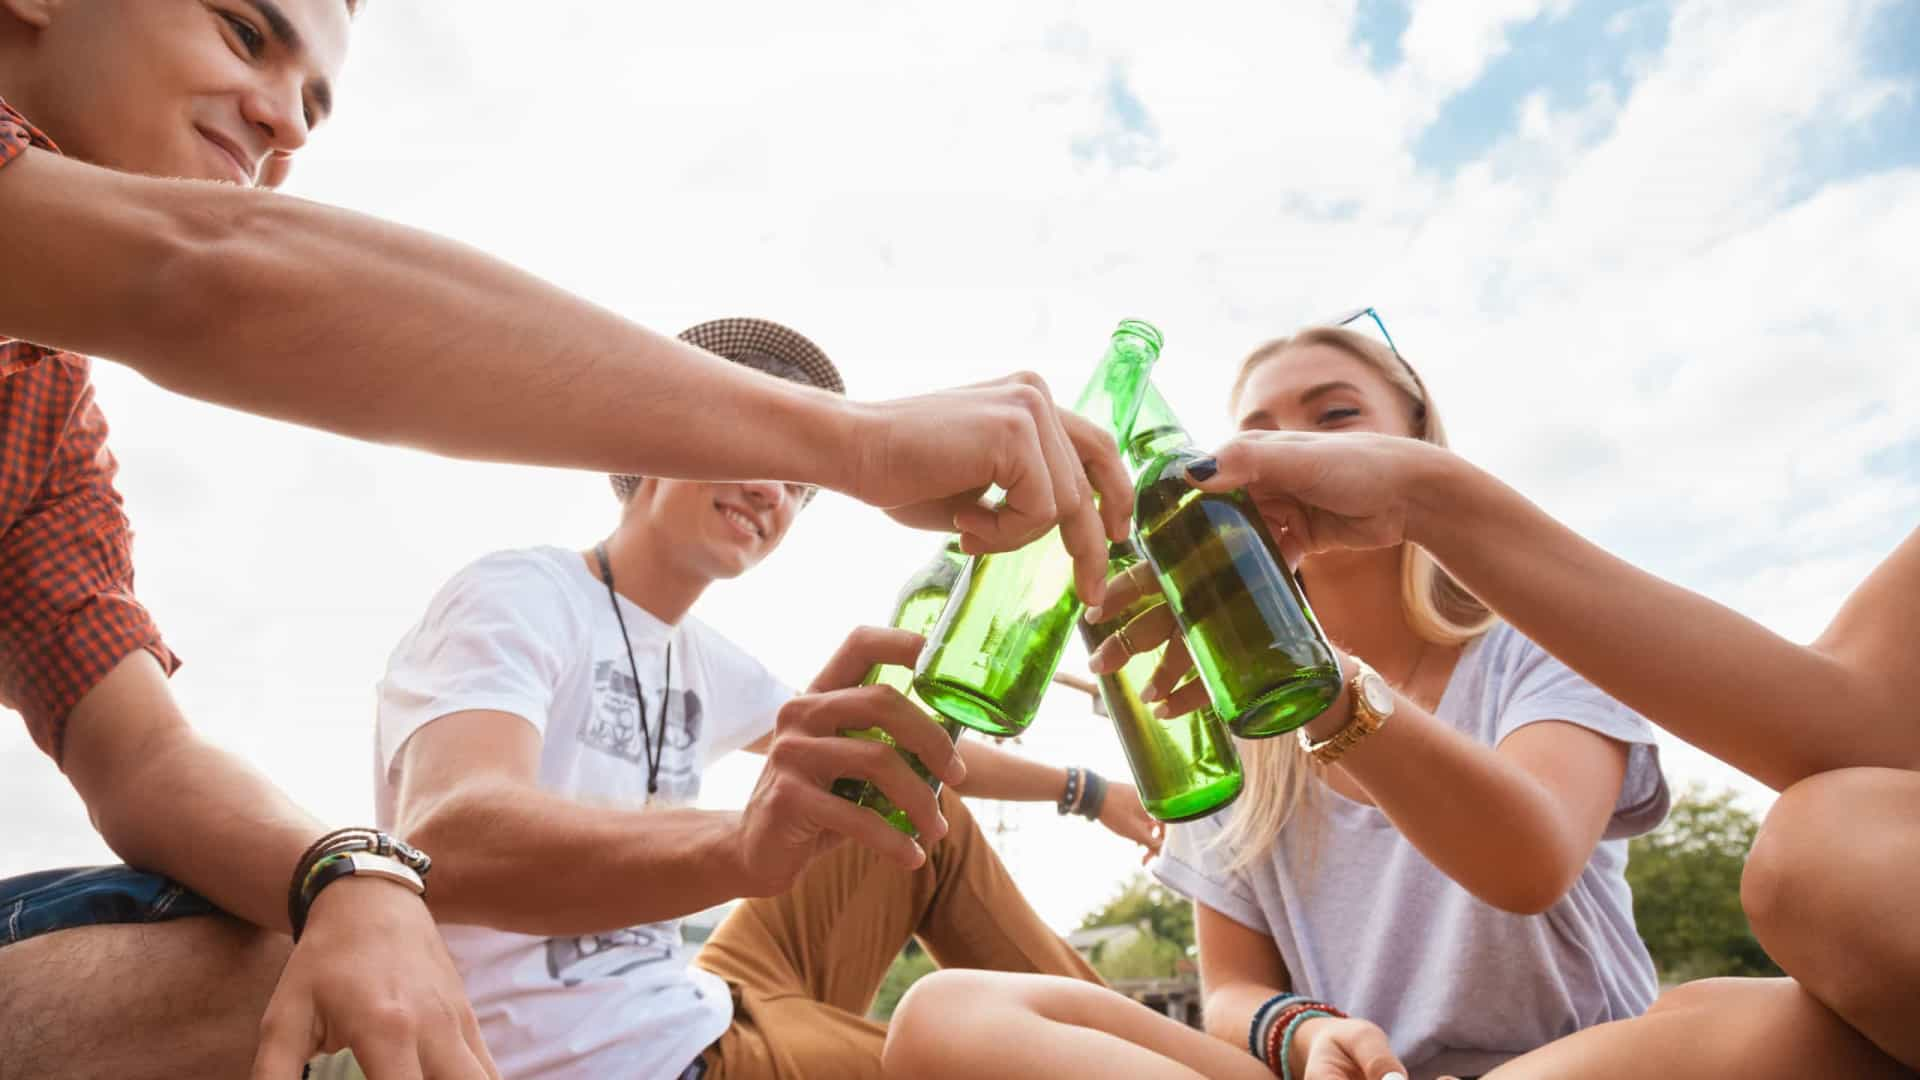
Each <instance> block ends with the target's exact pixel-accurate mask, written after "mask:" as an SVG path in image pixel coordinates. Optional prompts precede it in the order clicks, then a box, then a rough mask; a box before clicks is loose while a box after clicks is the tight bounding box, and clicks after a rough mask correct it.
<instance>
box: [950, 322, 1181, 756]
mask: <svg viewBox="0 0 1920 1080" xmlns="http://www.w3.org/2000/svg"><path fill="white" fill-rule="evenodd" d="M1159 358H1160V331H1158V330H1156V329H1154V328H1153V326H1152V325H1150V324H1148V323H1144V322H1140V321H1138V320H1134V319H1129V320H1127V321H1125V322H1122V323H1121V324H1120V325H1119V327H1118V328H1116V329H1115V330H1114V332H1113V338H1112V340H1111V342H1110V343H1109V344H1108V346H1107V353H1106V355H1105V356H1104V357H1102V358H1101V360H1100V365H1099V366H1098V367H1097V368H1095V369H1094V372H1093V376H1092V378H1090V379H1088V380H1087V385H1086V387H1085V388H1083V389H1082V390H1081V391H1080V398H1079V401H1078V402H1077V403H1076V404H1075V405H1074V407H1073V409H1074V411H1075V412H1077V413H1079V414H1080V415H1081V416H1084V417H1086V418H1087V419H1089V420H1092V421H1093V422H1094V423H1096V424H1099V425H1100V426H1101V427H1102V428H1103V429H1105V430H1106V431H1107V433H1108V434H1110V435H1112V436H1113V437H1114V441H1115V442H1116V443H1120V444H1124V443H1125V442H1126V437H1127V433H1128V432H1129V431H1130V430H1132V427H1133V417H1134V413H1135V412H1137V411H1138V410H1139V408H1140V396H1141V394H1142V392H1143V391H1144V390H1145V388H1146V385H1147V376H1148V375H1150V374H1152V371H1153V364H1154V361H1156V360H1158V359H1159ZM1080 610H1081V604H1080V600H1079V598H1078V597H1077V596H1075V595H1074V591H1073V560H1072V559H1071V558H1069V557H1068V555H1067V549H1066V546H1065V545H1064V544H1062V543H1061V541H1060V531H1059V530H1058V529H1055V530H1053V531H1052V532H1049V533H1047V535H1045V536H1043V537H1041V538H1040V539H1038V540H1035V541H1034V542H1033V543H1031V544H1028V545H1027V546H1026V547H1023V548H1021V549H1020V550H1018V551H1009V552H1003V553H1000V554H996V555H982V556H978V557H976V558H974V559H971V560H969V561H968V563H967V567H966V569H965V570H963V571H962V572H961V574H960V580H959V581H958V582H957V583H956V584H955V585H954V591H953V598H952V599H951V600H949V601H948V602H947V608H946V611H945V612H944V613H943V614H942V615H941V616H940V622H939V625H937V626H935V627H934V629H933V632H932V633H931V634H929V635H927V647H926V648H925V649H924V650H923V651H922V652H921V653H920V663H919V666H918V667H917V668H916V669H915V678H914V681H913V686H914V689H915V690H918V691H919V692H920V699H921V700H922V701H925V702H926V703H927V704H929V705H931V706H933V707H934V708H935V709H937V710H939V711H940V712H941V713H943V714H945V715H947V716H949V717H952V718H953V719H955V720H958V721H959V722H960V723H962V724H965V725H967V726H968V727H970V728H974V729H976V730H979V731H984V732H986V733H987V734H989V735H1001V736H1006V735H1018V734H1020V733H1021V732H1022V731H1025V730H1026V728H1027V725H1028V724H1031V723H1033V718H1034V715H1035V714H1036V713H1037V712H1039V710H1040V699H1041V698H1042V697H1043V696H1044V695H1045V694H1046V691H1047V686H1048V685H1049V684H1050V683H1051V682H1052V681H1053V673H1054V671H1055V670H1056V669H1057V668H1058V667H1059V666H1060V657H1061V655H1062V654H1063V653H1064V652H1065V651H1066V647H1067V639H1068V638H1069V637H1071V636H1072V634H1073V624H1074V623H1076V622H1078V621H1079V619H1080Z"/></svg>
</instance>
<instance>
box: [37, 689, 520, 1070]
mask: <svg viewBox="0 0 1920 1080" xmlns="http://www.w3.org/2000/svg"><path fill="white" fill-rule="evenodd" d="M65 745H66V754H65V756H64V758H63V760H62V766H63V767H64V768H65V769H66V772H67V776H68V777H69V778H70V779H71V780H72V781H73V786H74V788H75V789H76V790H78V791H79V793H80V797H81V798H82V799H83V800H85V802H86V804H87V809H88V812H89V813H90V814H91V816H92V818H93V822H94V825H95V827H96V828H98V829H99V830H100V834H101V836H102V837H103V838H104V839H105V840H106V842H107V844H108V846H109V847H111V848H113V850H114V853H115V854H117V855H119V856H120V857H121V858H122V859H125V860H126V861H127V862H128V863H129V864H131V865H133V866H137V867H141V868H144V869H148V870H154V871H158V872H161V873H165V874H167V875H168V876H170V877H173V878H174V879H176V880H178V881H180V882H181V883H183V884H185V885H187V886H189V887H190V888H192V889H194V890H195V891H196V892H199V893H200V894H202V895H203V896H205V897H207V898H208V899H209V900H212V901H213V902H214V903H215V904H216V905H218V906H219V907H221V908H222V909H224V910H226V911H228V912H231V913H233V914H235V915H238V916H239V917H241V918H243V919H246V920H247V921H248V922H251V923H254V924H255V925H257V926H262V927H265V928H267V929H269V930H275V931H279V932H281V933H287V932H288V931H289V930H290V929H291V928H290V927H289V926H288V924H287V904H286V896H287V882H288V878H289V877H290V876H291V875H292V873H293V868H294V864H295V863H296V862H297V861H299V858H300V855H301V853H302V852H304V851H305V850H306V847H307V845H308V844H310V843H312V842H313V840H314V839H315V838H316V837H318V836H319V835H320V834H321V833H322V832H324V831H325V829H323V828H322V827H321V826H320V824H319V823H318V822H316V821H315V820H314V819H313V818H312V817H310V816H309V815H308V814H306V813H305V812H304V811H302V810H301V809H300V808H299V807H297V806H295V805H294V804H293V803H292V801H290V800H289V799H288V798H287V797H286V796H285V795H284V794H282V793H281V792H280V790H279V789H278V788H275V787H274V786H273V785H272V784H269V783H268V782H267V781H266V780H265V779H264V778H262V777H261V776H260V775H259V774H258V773H256V772H254V771H253V770H252V769H250V768H248V767H247V766H246V765H245V764H243V763H242V762H241V761H240V760H239V759H238V758H235V757H234V756H233V755H231V754H228V753H226V752H225V751H223V750H220V749H219V748H217V747H215V746H213V745H212V744H210V743H208V742H206V741H205V740H203V739H201V738H200V737H199V736H197V735H195V734H194V732H193V730H192V728H190V727H189V726H188V725H187V722H186V719H185V717H184V716H182V715H181V713H180V709H179V706H178V705H177V704H176V703H175V702H174V700H173V695H172V693H171V691H170V690H169V689H168V687H167V681H166V676H165V675H164V674H163V673H162V672H161V669H160V665H159V663H158V662H156V661H155V660H154V659H153V657H152V656H150V655H149V654H147V653H146V652H144V651H142V652H137V653H134V654H133V655H131V656H129V657H127V658H126V659H125V660H123V661H122V662H121V663H120V665H119V666H118V667H116V668H114V670H113V671H112V672H111V673H110V674H109V675H108V676H107V677H106V678H105V679H103V680H102V681H101V682H100V684H99V685H97V686H95V687H94V688H93V690H92V691H91V692H89V693H88V694H87V696H86V697H84V698H82V699H81V701H80V703H79V705H78V706H76V707H75V708H74V710H73V712H72V713H71V714H70V715H69V716H68V718H67V736H66V744H65ZM262 1004H263V1006H264V1007H265V1013H266V1015H265V1019H264V1020H263V1022H262V1025H261V1043H260V1051H259V1058H258V1060H257V1061H256V1064H255V1070H256V1071H255V1076H256V1077H262V1076H264V1077H274V1076H291V1075H293V1074H294V1072H295V1071H297V1070H298V1068H299V1066H300V1065H301V1064H302V1063H303V1062H305V1061H306V1059H307V1057H308V1056H310V1055H312V1054H313V1053H315V1052H316V1051H318V1050H320V1049H321V1046H322V1044H323V1043H325V1044H326V1045H331V1046H348V1047H351V1048H353V1049H354V1050H355V1052H356V1053H358V1054H359V1055H360V1060H362V1061H364V1062H376V1061H377V1062H383V1063H385V1064H387V1065H388V1066H395V1067H405V1066H406V1065H408V1064H413V1065H414V1067H415V1068H417V1067H418V1066H419V1065H420V1064H424V1065H426V1066H427V1067H428V1072H429V1073H430V1074H431V1075H445V1076H449V1077H452V1076H460V1077H481V1076H497V1073H496V1072H495V1071H494V1069H493V1063H492V1059H491V1058H489V1057H488V1055H487V1051H486V1048H485V1046H484V1044H482V1043H481V1041H480V1037H479V1032H478V1029H477V1028H476V1027H475V1026H474V1023H473V1014H472V1010H471V1009H470V1008H469V1007H468V1005H467V1000H466V995H465V993H464V992H463V991H462V990H461V987H460V977H459V975H458V974H457V973H456V972H455V971H454V969H453V962H452V960H451V958H449V957H448V956H447V952H446V948H445V947H444V946H443V945H442V944H441V943H440V936H439V934H438V933H436V932H435V929H434V926H433V920H432V917H431V916H430V915H429V914H428V912H427V909H426V907H425V906H424V905H422V904H421V903H420V901H419V900H418V899H417V898H415V897H414V896H413V895H412V894H411V893H409V892H408V891H406V890H405V889H402V888H400V887H398V886H396V885H393V884H390V883H388V882H383V881H377V880H371V879H368V880H352V879H349V880H345V881H341V882H339V883H337V884H334V885H332V886H330V887H328V888H327V889H326V891H324V892H322V893H321V894H320V896H319V897H318V898H317V899H316V900H315V901H314V904H313V908H312V910H311V911H310V912H309V914H308V920H307V928H306V933H305V934H304V935H303V936H302V937H301V939H300V942H299V944H297V945H296V946H294V950H293V954H292V956H291V957H290V958H289V959H288V961H287V966H286V969H285V971H284V972H283V973H282V974H281V977H280V983H279V986H278V987H277V988H276V989H275V991H274V995H273V1000H272V1001H271V1002H270V1003H262ZM396 1025H397V1026H396ZM416 1031H417V1038H418V1043H417V1045H416V1043H415V1039H416Z"/></svg>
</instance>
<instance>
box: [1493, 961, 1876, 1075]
mask: <svg viewBox="0 0 1920 1080" xmlns="http://www.w3.org/2000/svg"><path fill="white" fill-rule="evenodd" d="M1911 1075H1912V1074H1911V1073H1909V1072H1908V1071H1907V1070H1906V1069H1904V1068H1902V1067H1901V1066H1900V1065H1899V1064H1898V1063H1896V1062H1895V1061H1893V1060H1892V1059H1891V1058H1889V1057H1887V1056H1886V1055H1885V1054H1882V1053H1881V1052H1880V1051H1879V1050H1877V1049H1876V1048H1875V1047H1874V1046H1873V1044H1872V1043H1869V1042H1868V1041H1867V1040H1866V1039H1864V1038H1862V1037H1861V1036H1860V1033H1859V1032H1857V1031H1854V1030H1853V1029H1852V1028H1850V1027H1848V1026H1847V1025H1846V1024H1845V1023H1843V1022H1841V1020H1840V1018H1839V1017H1837V1016H1835V1015H1833V1013H1832V1012H1830V1011H1829V1010H1828V1009H1827V1008H1826V1007H1825V1006H1823V1005H1821V1004H1820V1003H1819V1002H1817V1001H1815V1000H1813V998H1811V997H1809V996H1808V995H1807V993H1806V992H1805V991H1804V990H1802V989H1801V988H1800V987H1799V986H1797V985H1796V984H1795V983H1794V981H1793V980H1792V979H1707V980H1705V981H1702V982H1696V983H1688V984H1687V985H1685V986H1682V987H1679V988H1678V989H1675V990H1672V991H1669V992H1668V993H1667V994H1665V995H1664V996H1662V997H1661V998H1660V1000H1659V1001H1656V1002H1654V1005H1653V1008H1652V1009H1649V1010H1648V1011H1647V1015H1645V1016H1642V1017H1639V1018H1637V1019H1633V1020H1620V1021H1616V1022H1614V1023H1611V1024H1601V1025H1599V1026H1598V1027H1591V1028H1588V1029H1587V1030H1585V1031H1582V1032H1579V1033H1578V1034H1575V1035H1569V1036H1568V1037H1566V1038H1564V1039H1561V1040H1559V1041H1558V1042H1554V1043H1549V1044H1548V1045H1546V1046H1543V1047H1541V1048H1540V1049H1538V1050H1535V1051H1534V1052H1533V1053H1531V1054H1527V1055H1526V1056H1524V1057H1520V1058H1516V1059H1514V1060H1513V1061H1509V1062H1507V1063H1506V1064H1505V1065H1502V1066H1501V1067H1500V1068H1498V1069H1495V1070H1494V1071H1493V1072H1490V1073H1488V1074H1487V1080H1618V1078H1619V1077H1622V1076H1684V1077H1687V1078H1689V1080H1722V1078H1724V1080H1806V1078H1807V1077H1810V1076H1835V1077H1839V1076H1844V1077H1847V1078H1848V1080H1896V1078H1904V1077H1908V1076H1911Z"/></svg>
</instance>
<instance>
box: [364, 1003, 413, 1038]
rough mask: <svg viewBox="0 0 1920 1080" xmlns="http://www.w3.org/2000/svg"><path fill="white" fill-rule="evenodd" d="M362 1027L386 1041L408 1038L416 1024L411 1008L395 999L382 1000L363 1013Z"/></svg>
mask: <svg viewBox="0 0 1920 1080" xmlns="http://www.w3.org/2000/svg"><path fill="white" fill-rule="evenodd" d="M362 1023H363V1027H364V1028H365V1030H366V1031H367V1033H368V1034H370V1035H372V1036H374V1037H376V1038H380V1039H385V1040H388V1041H398V1040H402V1039H407V1038H410V1037H411V1036H412V1035H413V1033H414V1031H415V1029H416V1027H417V1026H418V1025H417V1024H416V1022H415V1020H414V1016H413V1010H411V1009H409V1008H407V1007H406V1006H405V1005H402V1004H400V1003H399V1002H397V1001H383V1002H380V1003H379V1004H377V1005H374V1006H373V1007H372V1008H370V1009H368V1010H367V1011H366V1013H365V1014H364V1019H363V1021H362Z"/></svg>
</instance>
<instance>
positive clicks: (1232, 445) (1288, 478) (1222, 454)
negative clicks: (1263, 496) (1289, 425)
mask: <svg viewBox="0 0 1920 1080" xmlns="http://www.w3.org/2000/svg"><path fill="white" fill-rule="evenodd" d="M1304 459H1305V448H1304V447H1303V446H1302V445H1300V444H1299V443H1298V442H1297V441H1294V440H1292V439H1290V438H1289V437H1288V434H1287V433H1284V432H1272V431H1259V432H1243V433H1241V434H1239V435H1235V436H1234V437H1233V438H1231V439H1228V440H1227V441H1226V442H1224V443H1221V444H1220V448H1219V449H1217V450H1215V451H1214V452H1213V456H1212V457H1207V458H1201V459H1200V460H1198V461H1195V462H1192V463H1191V464H1189V465H1188V466H1187V482H1188V483H1190V484H1192V485H1193V486H1194V487H1197V488H1199V489H1200V490H1202V491H1232V490H1233V489H1235V488H1243V487H1247V486H1248V485H1251V484H1253V483H1255V482H1256V481H1257V482H1258V483H1259V485H1260V487H1261V488H1262V489H1264V490H1265V491H1266V492H1268V493H1275V492H1278V493H1285V494H1292V493H1293V492H1294V491H1295V490H1296V489H1297V488H1298V487H1299V486H1301V485H1302V484H1304V483H1307V482H1309V481H1310V480H1311V478H1312V477H1313V475H1314V470H1313V468H1312V466H1311V465H1309V464H1308V463H1307V462H1306V461H1305V460H1304Z"/></svg>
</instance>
